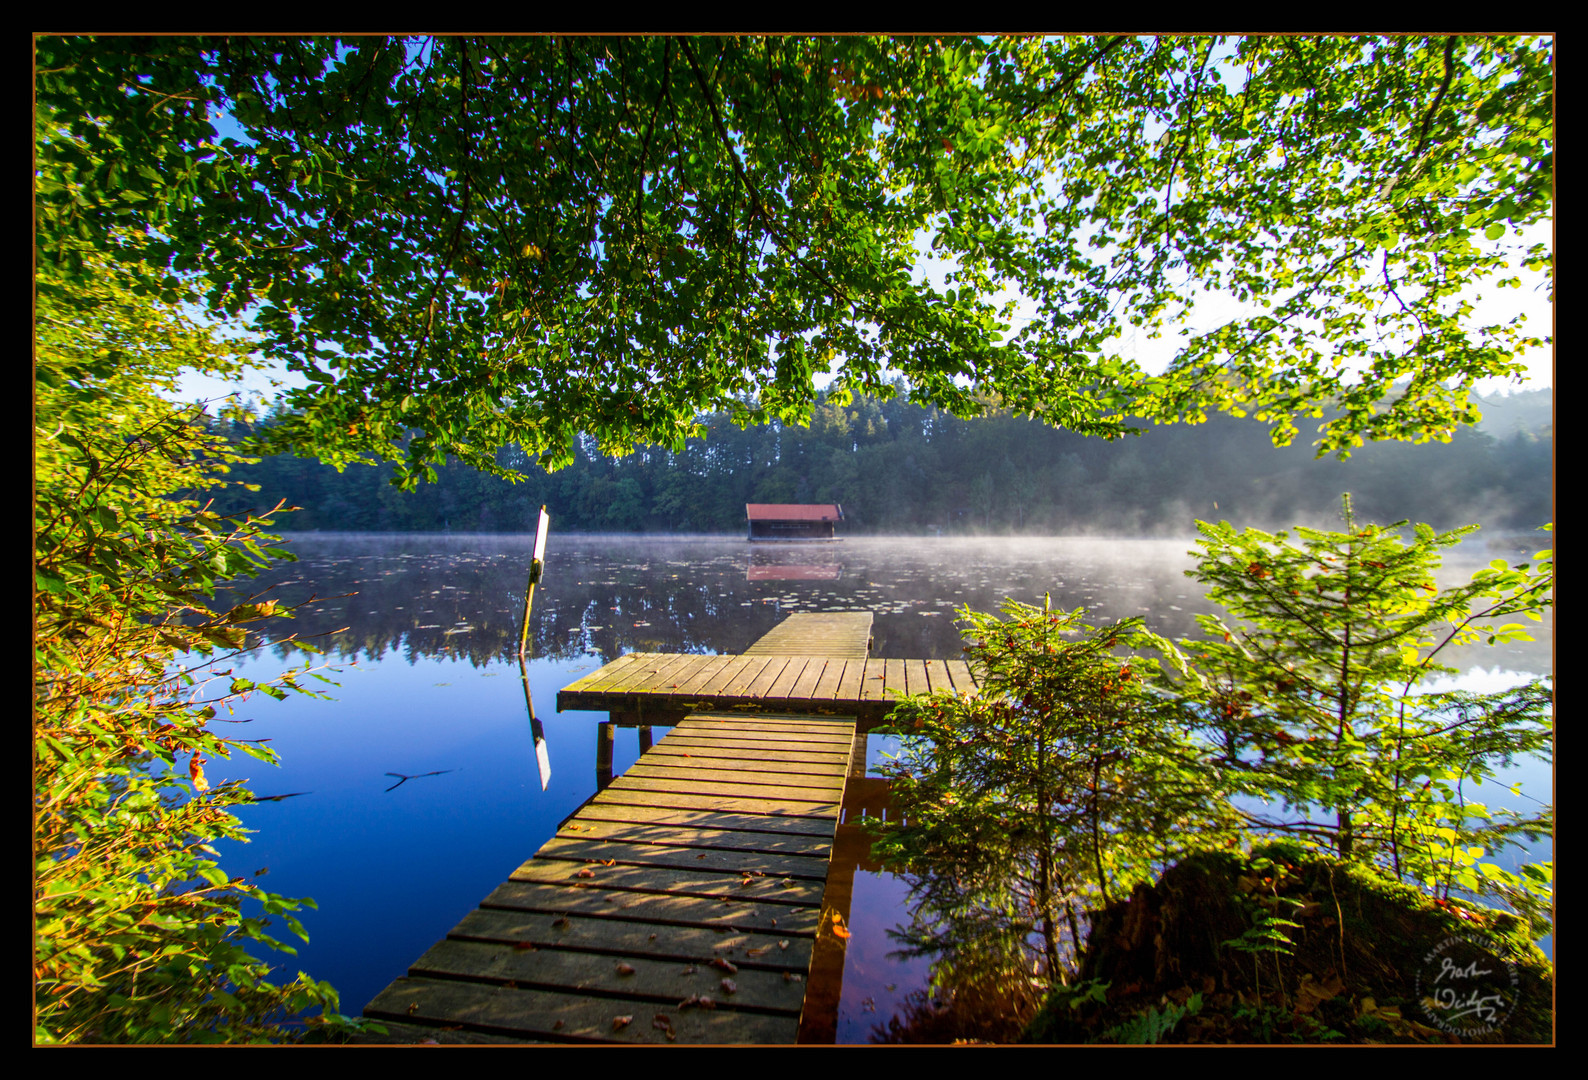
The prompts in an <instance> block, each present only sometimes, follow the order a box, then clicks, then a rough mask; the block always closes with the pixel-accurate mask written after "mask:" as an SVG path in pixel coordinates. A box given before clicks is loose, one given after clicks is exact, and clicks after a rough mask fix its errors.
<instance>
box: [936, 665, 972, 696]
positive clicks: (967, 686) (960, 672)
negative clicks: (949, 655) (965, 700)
mask: <svg viewBox="0 0 1588 1080" xmlns="http://www.w3.org/2000/svg"><path fill="white" fill-rule="evenodd" d="M944 666H945V667H947V668H948V675H949V678H951V679H952V680H953V681H954V693H955V694H956V695H958V696H960V697H975V696H976V692H977V691H976V680H975V679H972V678H971V675H970V665H969V664H967V663H965V661H963V660H950V661H948V662H947V663H946V664H945V665H944Z"/></svg>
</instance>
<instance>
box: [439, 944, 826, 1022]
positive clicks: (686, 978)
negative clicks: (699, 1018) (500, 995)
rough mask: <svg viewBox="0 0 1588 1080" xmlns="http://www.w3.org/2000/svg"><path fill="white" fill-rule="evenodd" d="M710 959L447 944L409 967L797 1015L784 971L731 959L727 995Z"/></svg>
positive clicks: (801, 992)
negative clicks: (715, 1002)
mask: <svg viewBox="0 0 1588 1080" xmlns="http://www.w3.org/2000/svg"><path fill="white" fill-rule="evenodd" d="M658 936H660V935H658ZM772 947H773V948H774V949H776V948H777V943H776V942H773V943H772ZM713 959H715V958H714V957H713V956H711V954H710V953H709V952H707V953H706V954H705V955H703V956H698V957H695V958H693V959H692V960H686V961H684V962H682V963H680V961H678V960H675V959H671V958H667V959H660V958H652V957H649V956H645V955H642V954H641V953H639V952H631V953H626V954H621V953H620V954H617V955H612V954H606V953H591V952H582V951H575V950H571V949H558V948H547V949H535V950H533V951H531V950H528V949H516V948H506V949H504V948H501V947H500V946H499V945H495V944H492V943H490V942H482V941H467V940H455V939H451V938H448V939H446V940H443V941H439V942H437V943H436V944H435V945H432V946H431V947H430V949H429V951H427V952H426V953H425V954H424V955H423V956H421V957H420V958H419V959H418V960H416V961H415V962H414V964H413V966H412V967H410V968H409V969H408V975H409V977H410V978H426V977H428V978H454V979H468V980H471V981H475V982H493V983H512V984H515V985H516V986H518V987H519V988H534V989H538V990H560V991H572V992H576V993H584V994H589V995H592V996H595V997H613V998H627V999H630V1000H635V1001H644V1002H650V1003H652V1004H654V1005H659V1006H669V1005H677V1004H678V1002H680V1001H682V1000H683V999H685V998H688V997H692V996H695V995H699V994H704V995H707V996H709V997H712V998H714V999H721V1000H722V1001H723V1002H724V1003H725V1004H726V1003H729V1002H730V1001H731V1003H732V1004H733V1005H734V1006H735V1007H736V1008H740V1009H744V1008H755V1009H764V1010H767V1011H777V1012H783V1013H789V1014H792V1015H794V1016H798V1015H799V1011H800V1005H801V1004H802V1003H803V1002H804V998H805V987H804V986H803V985H802V984H800V983H797V982H793V981H791V980H789V979H785V978H784V977H783V974H784V972H783V971H778V970H775V969H771V970H769V969H764V968H759V967H750V966H748V965H746V966H744V967H740V966H739V964H738V963H737V962H735V961H727V962H728V963H729V964H732V966H734V967H736V968H739V970H737V971H734V972H732V973H731V978H732V982H733V984H734V989H733V993H732V994H731V995H730V994H728V993H727V992H726V991H725V990H724V988H723V984H722V980H723V978H724V975H725V972H726V968H724V967H716V966H713V965H712V960H713ZM785 970H787V969H785Z"/></svg>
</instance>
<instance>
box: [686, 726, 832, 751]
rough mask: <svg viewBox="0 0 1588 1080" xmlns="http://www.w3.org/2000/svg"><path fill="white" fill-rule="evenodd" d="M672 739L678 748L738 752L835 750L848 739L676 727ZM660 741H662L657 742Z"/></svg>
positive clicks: (828, 736)
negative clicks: (716, 732) (718, 732)
mask: <svg viewBox="0 0 1588 1080" xmlns="http://www.w3.org/2000/svg"><path fill="white" fill-rule="evenodd" d="M668 740H671V742H672V745H673V746H674V747H675V748H680V749H678V750H677V751H676V752H681V753H692V752H693V751H694V750H695V749H697V748H698V749H706V748H708V747H717V748H720V749H722V750H724V751H737V752H739V753H761V752H762V751H786V752H789V753H799V754H813V755H819V754H834V753H840V752H842V749H843V747H844V746H845V745H846V744H847V740H846V739H844V738H843V737H842V736H834V735H808V736H804V737H801V736H798V735H790V734H785V733H781V732H772V733H770V734H768V735H767V736H766V737H764V738H758V737H756V736H754V735H750V734H748V733H746V734H742V735H741V734H728V733H724V734H722V735H720V736H716V737H712V736H710V735H706V734H702V733H700V732H698V730H685V731H680V730H678V729H676V728H675V729H674V730H673V732H672V733H671V734H669V735H668V736H667V739H666V740H663V741H664V742H665V741H668ZM658 745H660V744H658Z"/></svg>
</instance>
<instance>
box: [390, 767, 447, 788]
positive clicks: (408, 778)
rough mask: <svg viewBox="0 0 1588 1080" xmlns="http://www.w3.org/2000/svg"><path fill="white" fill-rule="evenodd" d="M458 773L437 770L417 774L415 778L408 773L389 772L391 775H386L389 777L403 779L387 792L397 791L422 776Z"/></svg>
mask: <svg viewBox="0 0 1588 1080" xmlns="http://www.w3.org/2000/svg"><path fill="white" fill-rule="evenodd" d="M456 771H457V770H456V769H437V770H436V771H435V772H424V773H415V774H414V775H413V776H409V775H407V774H406V773H400V772H389V773H387V774H386V775H387V776H400V777H402V779H401V780H399V781H397V782H396V783H395V784H393V785H392V786H391V787H389V788H387V789H386V790H387V791H396V790H397V789H398V788H400V787H402V786H403V785H404V784H406V783H407V782H408V781H410V780H417V779H419V778H420V777H421V776H440V775H441V774H442V773H449V772H456Z"/></svg>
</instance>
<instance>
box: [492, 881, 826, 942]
mask: <svg viewBox="0 0 1588 1080" xmlns="http://www.w3.org/2000/svg"><path fill="white" fill-rule="evenodd" d="M496 909H501V910H504V911H528V912H537V913H541V914H549V915H552V916H558V915H568V916H575V915H581V916H587V917H591V918H597V919H625V920H641V921H644V922H648V923H650V924H652V925H655V926H698V927H706V928H708V929H710V930H711V931H712V932H713V933H720V934H723V935H728V934H730V933H733V932H741V933H746V934H750V933H756V934H777V935H780V936H781V937H790V938H792V937H793V936H796V935H803V936H806V937H810V936H814V935H815V933H816V928H817V925H818V924H819V923H820V921H821V912H820V910H819V909H815V908H810V907H790V906H787V905H783V904H769V903H761V902H759V901H756V900H754V899H749V898H744V897H740V898H736V899H734V900H731V901H730V902H728V903H723V902H722V901H721V899H719V898H715V897H699V896H682V895H678V894H675V893H643V892H629V891H619V890H608V889H602V888H598V887H597V888H582V889H576V888H572V887H569V886H566V885H550V884H545V883H543V882H537V881H504V882H503V883H502V884H500V885H498V886H497V887H496V889H495V890H494V891H492V893H491V895H489V896H487V897H486V898H485V899H484V900H483V901H482V902H481V903H480V910H482V911H484V910H496Z"/></svg>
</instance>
